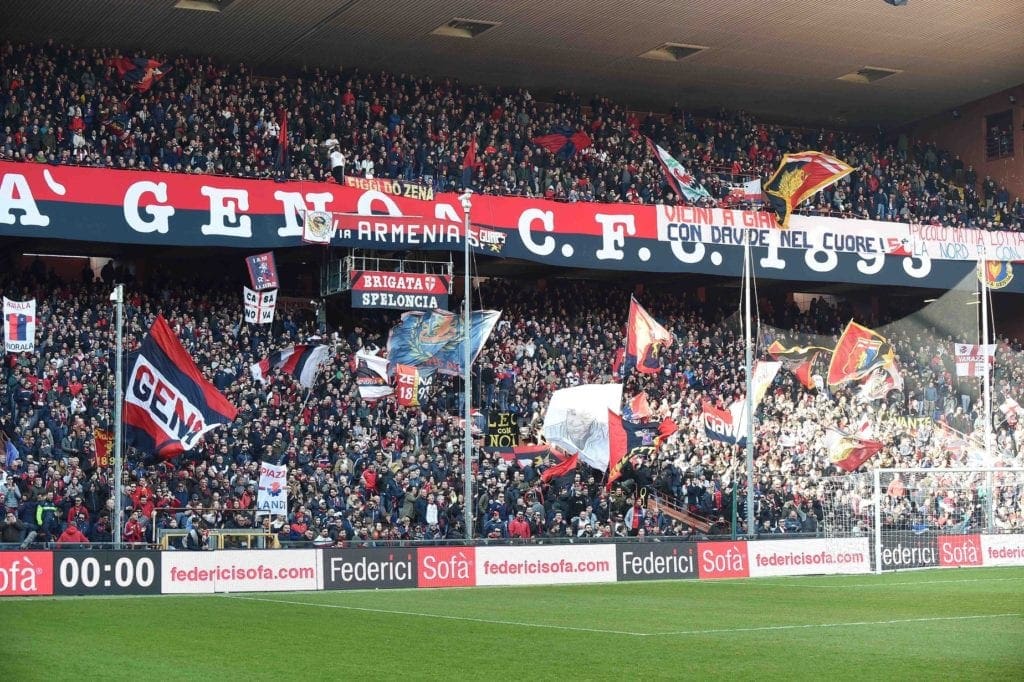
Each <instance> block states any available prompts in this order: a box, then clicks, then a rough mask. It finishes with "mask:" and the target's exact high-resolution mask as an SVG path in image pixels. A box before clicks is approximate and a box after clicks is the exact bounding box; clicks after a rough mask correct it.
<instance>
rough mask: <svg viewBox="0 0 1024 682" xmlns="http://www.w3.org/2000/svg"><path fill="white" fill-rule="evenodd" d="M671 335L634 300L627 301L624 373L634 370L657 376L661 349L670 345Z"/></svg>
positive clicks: (659, 367)
mask: <svg viewBox="0 0 1024 682" xmlns="http://www.w3.org/2000/svg"><path fill="white" fill-rule="evenodd" d="M672 341H673V337H672V333H671V332H669V331H668V330H667V329H665V328H664V327H662V326H661V325H660V324H658V323H657V322H655V320H654V318H653V317H651V316H650V314H649V313H648V312H647V311H646V310H644V309H643V308H642V307H641V306H640V304H639V303H637V302H636V299H635V298H633V297H630V299H629V323H628V325H627V328H626V371H627V372H628V371H629V370H630V369H632V368H634V367H635V368H636V370H637V371H638V372H640V373H641V374H657V373H658V371H659V370H660V369H661V357H660V355H661V350H662V347H665V348H667V347H669V346H671V345H672Z"/></svg>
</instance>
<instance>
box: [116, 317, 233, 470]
mask: <svg viewBox="0 0 1024 682" xmlns="http://www.w3.org/2000/svg"><path fill="white" fill-rule="evenodd" d="M237 412H238V411H237V410H236V409H235V406H234V405H232V404H231V403H229V402H228V399H227V398H225V397H224V396H223V395H222V394H221V393H220V392H219V391H218V390H217V389H216V388H214V386H213V384H211V383H210V382H208V381H207V380H206V379H204V378H203V375H202V373H201V372H200V371H199V368H198V367H196V363H194V362H193V361H192V358H190V357H189V355H188V353H187V352H186V351H185V349H184V348H182V346H181V343H180V342H179V341H178V338H177V337H176V336H175V335H174V332H173V331H172V330H171V328H170V326H168V324H167V321H166V320H165V319H164V318H163V316H160V315H158V316H157V318H156V321H154V322H153V326H152V327H150V329H149V334H147V335H146V338H145V339H144V340H143V342H142V346H141V348H140V350H139V353H138V355H137V356H136V358H135V363H134V364H133V365H132V369H131V373H130V374H129V376H128V385H127V386H126V388H125V398H124V425H125V436H126V441H127V442H128V443H129V444H131V445H134V446H135V447H137V448H139V449H140V450H143V451H145V452H148V453H150V454H152V455H155V456H156V457H158V458H159V459H163V460H166V459H172V458H174V457H176V456H178V455H180V454H181V453H182V452H185V451H187V450H191V449H192V448H194V447H195V446H196V443H198V442H199V439H200V438H202V437H203V434H205V433H206V432H207V431H210V430H211V429H215V428H217V427H218V426H220V425H221V424H228V423H230V422H231V421H233V420H234V418H235V415H236V414H237Z"/></svg>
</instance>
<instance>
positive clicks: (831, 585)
mask: <svg viewBox="0 0 1024 682" xmlns="http://www.w3.org/2000/svg"><path fill="white" fill-rule="evenodd" d="M792 577H807V576H792ZM1022 580H1024V578H962V579H959V580H924V581H921V580H908V581H905V582H893V583H888V582H877V583H808V584H803V585H798V584H793V583H785V582H779V583H773V584H772V585H771V586H772V587H798V588H800V589H807V588H812V589H813V588H819V587H827V588H829V589H835V588H838V587H889V586H890V585H942V584H947V583H999V582H1020V581H1022ZM710 582H723V583H726V582H732V583H734V584H735V583H736V582H742V581H729V580H720V581H709V584H710ZM749 584H751V585H758V584H762V585H763V584H764V583H759V581H757V580H751V581H749Z"/></svg>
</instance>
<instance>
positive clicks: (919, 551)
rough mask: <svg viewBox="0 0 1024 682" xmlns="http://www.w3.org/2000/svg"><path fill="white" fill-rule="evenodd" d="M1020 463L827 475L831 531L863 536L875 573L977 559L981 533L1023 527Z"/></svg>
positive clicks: (826, 520)
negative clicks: (867, 541) (869, 545)
mask: <svg viewBox="0 0 1024 682" xmlns="http://www.w3.org/2000/svg"><path fill="white" fill-rule="evenodd" d="M1022 484H1024V469H1021V468H983V469H981V468H980V469H965V468H961V469H934V468H930V469H876V470H874V471H869V472H858V473H852V474H847V475H845V476H833V477H829V478H826V479H824V480H823V481H822V482H821V484H820V486H819V490H818V495H819V499H820V500H821V503H822V511H823V519H822V527H823V532H824V534H825V535H826V536H828V537H837V538H838V537H858V536H868V537H870V538H871V542H872V544H873V551H872V567H873V569H874V570H875V571H876V572H881V571H891V570H901V569H908V568H926V567H932V566H980V565H982V542H981V537H982V536H987V535H993V534H1004V533H1016V534H1020V533H1024V506H1022V505H1024V497H1022V494H1024V490H1022Z"/></svg>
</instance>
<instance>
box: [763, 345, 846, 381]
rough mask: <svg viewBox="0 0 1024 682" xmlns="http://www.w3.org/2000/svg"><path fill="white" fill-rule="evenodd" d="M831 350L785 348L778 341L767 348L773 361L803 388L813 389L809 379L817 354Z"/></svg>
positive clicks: (813, 347)
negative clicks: (791, 374)
mask: <svg viewBox="0 0 1024 682" xmlns="http://www.w3.org/2000/svg"><path fill="white" fill-rule="evenodd" d="M831 350H832V349H831V348H825V347H823V346H793V347H791V348H786V347H785V346H783V345H782V344H781V343H779V341H778V340H775V341H772V345H770V346H769V347H768V354H769V355H771V356H772V359H773V360H778V361H780V362H781V363H782V367H783V369H785V370H787V371H789V372H792V373H793V374H794V375H795V376H796V378H797V379H798V380H799V381H800V383H801V384H803V385H804V388H808V389H811V388H814V379H812V378H811V368H812V367H813V366H814V361H815V360H816V359H817V357H818V353H828V352H830V351H831Z"/></svg>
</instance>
